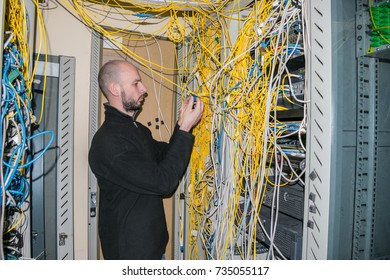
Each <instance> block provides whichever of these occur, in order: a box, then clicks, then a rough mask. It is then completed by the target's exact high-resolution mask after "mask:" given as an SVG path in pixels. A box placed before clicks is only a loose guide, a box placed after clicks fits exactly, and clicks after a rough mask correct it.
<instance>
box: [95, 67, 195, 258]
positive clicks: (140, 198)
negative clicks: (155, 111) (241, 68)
mask: <svg viewBox="0 0 390 280" xmlns="http://www.w3.org/2000/svg"><path fill="white" fill-rule="evenodd" d="M98 79H99V86H100V89H101V90H102V92H103V94H104V95H105V97H106V98H107V100H108V104H105V121H104V123H103V125H102V126H101V127H100V128H99V130H98V131H97V132H96V134H95V136H94V138H93V140H92V143H91V148H90V151H89V164H90V167H91V169H92V171H93V173H94V174H95V176H96V178H97V180H98V185H99V188H100V198H99V236H100V241H101V245H102V250H103V256H104V258H105V259H124V260H126V259H127V260H130V259H161V258H162V256H163V254H164V252H165V247H166V245H167V242H168V231H167V225H166V221H165V215H164V208H163V200H162V197H163V196H166V195H172V194H173V193H174V191H175V190H176V188H177V185H178V182H179V180H180V179H181V177H182V176H183V174H184V172H185V170H186V168H187V165H188V162H189V159H190V155H191V151H192V147H193V143H194V136H193V135H192V134H191V133H190V130H191V129H192V127H193V126H194V125H196V124H197V123H198V122H199V120H200V118H201V116H202V113H203V103H202V101H201V100H200V99H199V98H198V99H197V102H196V104H194V101H193V99H192V98H187V99H186V100H185V102H184V103H183V106H182V108H181V114H180V117H179V120H178V123H177V125H176V127H175V130H174V132H173V134H172V136H171V139H170V141H169V144H168V143H164V142H158V141H156V140H154V139H153V138H152V135H151V132H150V130H149V129H148V128H146V127H145V126H143V125H142V124H141V123H139V122H137V121H136V120H135V118H136V115H137V112H138V111H139V110H140V109H141V107H142V104H143V102H144V101H145V98H146V95H147V91H146V88H145V86H144V85H143V84H142V80H141V77H140V75H139V72H138V70H137V68H136V67H135V66H133V65H132V64H130V63H128V62H126V61H120V60H113V61H109V62H107V63H106V64H105V65H103V67H102V68H101V69H100V72H99V77H98Z"/></svg>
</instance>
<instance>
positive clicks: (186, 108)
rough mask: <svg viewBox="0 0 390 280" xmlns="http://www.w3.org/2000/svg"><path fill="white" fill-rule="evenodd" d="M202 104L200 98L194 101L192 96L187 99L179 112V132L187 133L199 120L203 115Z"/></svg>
mask: <svg viewBox="0 0 390 280" xmlns="http://www.w3.org/2000/svg"><path fill="white" fill-rule="evenodd" d="M203 106H204V104H203V102H202V100H201V99H200V98H197V99H196V102H195V104H194V98H193V97H192V96H189V97H187V98H186V99H185V100H184V102H183V104H182V106H181V110H180V118H179V121H178V124H179V126H180V129H181V130H184V131H187V132H189V131H190V130H191V129H192V128H193V127H194V126H195V125H196V124H197V123H198V122H199V121H200V119H201V117H202V114H203Z"/></svg>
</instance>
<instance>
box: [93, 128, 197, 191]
mask: <svg viewBox="0 0 390 280" xmlns="http://www.w3.org/2000/svg"><path fill="white" fill-rule="evenodd" d="M193 144H194V136H193V135H192V134H191V133H188V132H185V131H181V130H179V129H175V131H174V133H173V135H172V137H171V140H170V143H169V145H166V143H165V145H166V147H165V148H166V149H165V150H164V156H163V157H162V158H161V160H157V161H156V160H153V159H151V158H150V157H145V153H144V151H143V150H142V149H140V148H138V147H137V146H136V145H134V146H131V148H129V149H124V151H123V152H121V153H118V154H117V155H114V156H112V158H111V159H110V161H109V163H107V164H108V165H107V166H106V168H101V167H99V166H97V167H96V168H93V169H95V170H93V171H94V173H95V175H96V177H97V178H98V180H99V177H100V179H102V180H104V181H106V182H107V181H108V182H110V183H112V184H115V185H117V186H120V187H123V188H125V189H128V190H130V191H133V192H136V193H140V194H150V195H171V194H172V193H173V192H174V191H175V189H176V187H177V184H178V182H179V180H180V179H181V177H182V176H183V174H184V172H185V170H186V168H187V166H188V163H189V160H190V156H191V152H192V147H193ZM158 145H160V144H158ZM91 161H93V159H91ZM91 167H92V165H91Z"/></svg>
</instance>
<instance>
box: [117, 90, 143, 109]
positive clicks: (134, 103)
mask: <svg viewBox="0 0 390 280" xmlns="http://www.w3.org/2000/svg"><path fill="white" fill-rule="evenodd" d="M121 97H122V106H123V109H124V110H125V111H126V112H132V111H137V110H140V109H141V107H142V102H141V101H139V100H135V99H132V98H126V94H125V91H124V90H122V91H121ZM144 99H145V95H143V96H142V100H144Z"/></svg>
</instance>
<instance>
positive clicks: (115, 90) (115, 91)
mask: <svg viewBox="0 0 390 280" xmlns="http://www.w3.org/2000/svg"><path fill="white" fill-rule="evenodd" d="M108 90H109V91H110V94H112V95H113V96H115V97H118V96H120V94H121V89H120V86H119V85H118V84H117V83H111V84H110V85H109V86H108Z"/></svg>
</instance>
